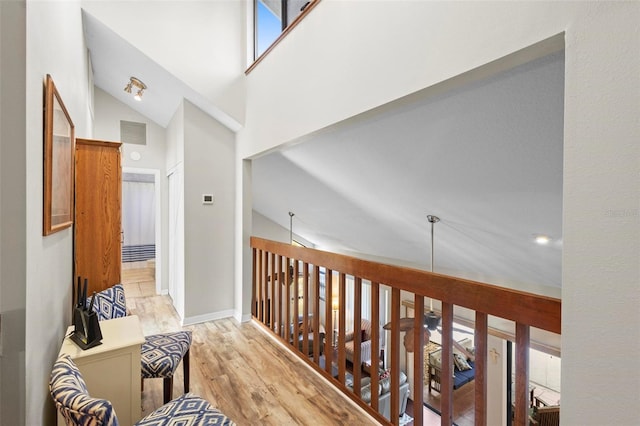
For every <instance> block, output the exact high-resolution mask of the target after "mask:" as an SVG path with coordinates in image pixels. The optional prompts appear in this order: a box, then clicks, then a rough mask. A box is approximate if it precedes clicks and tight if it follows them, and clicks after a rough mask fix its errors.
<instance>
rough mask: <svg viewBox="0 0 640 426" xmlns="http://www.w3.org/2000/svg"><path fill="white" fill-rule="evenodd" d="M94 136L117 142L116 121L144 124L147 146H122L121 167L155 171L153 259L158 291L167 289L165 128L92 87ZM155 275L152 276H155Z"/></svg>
mask: <svg viewBox="0 0 640 426" xmlns="http://www.w3.org/2000/svg"><path fill="white" fill-rule="evenodd" d="M94 111H95V113H94V116H95V121H94V137H95V138H96V139H102V140H108V141H120V121H121V120H125V121H133V122H137V123H145V124H146V125H147V144H146V145H135V144H126V143H125V144H122V167H130V168H142V169H152V170H158V171H159V173H160V199H159V200H156V202H159V203H160V208H161V212H162V214H161V216H162V221H161V223H160V226H161V239H162V244H160V245H158V244H159V243H160V242H156V249H158V248H160V252H159V253H156V256H159V257H160V265H161V268H162V270H161V271H160V272H161V273H160V274H159V276H160V282H159V283H157V284H159V286H158V287H159V288H160V289H161V290H167V289H168V288H169V282H168V278H167V277H168V275H167V273H168V258H167V256H168V254H167V252H168V250H167V243H166V242H167V238H168V226H169V225H168V217H167V216H168V215H167V212H168V208H169V203H168V193H167V191H168V187H167V182H168V181H167V169H166V156H167V150H166V129H165V128H164V127H162V126H160V125H159V124H157V123H155V122H154V121H152V120H149V119H148V118H147V117H145V116H143V115H141V114H139V113H138V112H136V111H134V110H133V109H131V108H129V107H128V106H127V105H125V104H123V103H122V102H120V101H118V100H117V99H115V98H114V97H113V96H111V95H109V94H108V93H106V92H104V91H103V90H101V89H99V88H97V87H96V88H95V108H94ZM134 151H135V152H138V153H139V154H140V160H138V161H134V160H133V159H132V158H131V153H132V152H134ZM157 276H158V275H156V277H157Z"/></svg>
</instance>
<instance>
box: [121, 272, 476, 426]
mask: <svg viewBox="0 0 640 426" xmlns="http://www.w3.org/2000/svg"><path fill="white" fill-rule="evenodd" d="M122 283H123V285H124V289H125V296H126V300H127V307H128V309H129V310H130V311H131V314H133V315H138V316H139V317H140V320H141V323H142V327H143V331H144V334H147V335H148V334H154V333H161V332H167V331H175V330H180V329H182V327H180V323H179V319H178V316H177V314H176V312H175V310H174V308H173V306H172V305H171V300H170V299H169V297H168V296H158V295H156V292H155V279H154V276H153V270H152V269H149V268H145V269H123V271H122ZM184 329H187V330H191V331H193V344H192V346H191V355H190V357H191V358H190V359H191V389H190V390H191V392H194V393H196V394H198V395H200V396H202V397H203V398H205V399H207V400H208V401H210V402H211V403H212V404H214V405H215V406H217V407H218V408H219V409H221V410H222V411H223V412H225V413H226V414H227V415H228V416H230V417H231V418H232V419H233V420H234V421H236V422H237V423H238V424H239V425H257V424H260V425H271V424H274V425H276V424H277V425H343V424H345V425H370V424H377V422H376V421H373V420H372V419H371V418H370V417H368V416H366V414H364V413H363V412H362V411H361V410H360V409H359V408H358V407H355V406H354V405H352V403H351V402H350V401H349V400H347V399H346V398H344V397H343V396H342V395H341V394H340V393H339V392H338V391H337V390H335V389H334V388H333V387H332V386H331V385H330V384H328V383H327V382H326V381H324V379H322V378H321V377H319V376H317V375H316V374H315V373H314V372H313V371H312V370H310V369H309V368H308V367H307V366H306V365H305V364H304V363H303V362H302V361H300V360H299V359H297V358H296V357H295V356H294V355H292V354H290V353H289V352H288V351H287V350H285V349H283V348H282V347H281V346H280V345H279V344H277V343H276V342H274V340H273V339H272V338H270V337H268V336H267V335H266V334H265V332H264V331H263V330H262V329H261V328H260V327H259V326H257V325H253V324H252V323H244V324H239V323H238V322H236V321H235V320H233V319H224V320H218V321H209V322H206V323H202V324H197V325H193V326H189V327H184ZM182 392H183V376H182V366H179V367H178V370H177V373H176V377H175V378H174V397H175V396H178V395H180V394H181V393H182ZM465 394H466V392H465ZM425 395H428V391H427V389H425ZM471 395H473V393H471ZM425 399H427V400H428V401H429V402H430V403H431V404H432V406H435V407H436V408H439V394H437V393H435V395H431V398H429V397H427V398H425ZM469 399H470V401H469ZM161 405H162V381H161V380H160V379H155V380H149V379H147V380H145V383H144V392H143V395H142V409H143V414H144V415H146V414H148V413H149V412H151V411H153V410H154V409H155V408H157V407H159V406H161ZM455 405H456V406H457V407H459V408H462V410H460V412H457V413H456V414H457V415H456V416H455V417H454V420H455V421H456V423H458V422H460V423H459V424H460V425H462V424H465V423H468V422H465V420H468V419H463V417H465V415H468V414H469V411H471V413H472V412H473V397H472V396H471V398H469V397H468V396H466V395H465V397H464V398H462V401H461V403H459V404H458V403H456V404H455ZM469 405H471V406H469ZM409 414H413V406H412V404H411V407H410V413H409ZM423 417H424V425H427V426H435V425H440V417H439V416H438V415H436V414H435V413H433V412H432V411H430V410H429V409H427V408H423ZM412 424H413V423H409V425H408V426H410V425H412ZM470 424H473V417H471V422H470Z"/></svg>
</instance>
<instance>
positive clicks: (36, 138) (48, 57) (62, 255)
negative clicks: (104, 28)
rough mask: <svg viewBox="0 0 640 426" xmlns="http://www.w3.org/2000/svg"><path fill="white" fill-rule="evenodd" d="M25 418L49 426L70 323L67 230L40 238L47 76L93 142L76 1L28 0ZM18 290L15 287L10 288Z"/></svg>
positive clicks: (70, 239) (80, 131) (77, 130)
mask: <svg viewBox="0 0 640 426" xmlns="http://www.w3.org/2000/svg"><path fill="white" fill-rule="evenodd" d="M26 34H27V90H26V129H27V134H26V149H27V153H26V154H27V155H26V170H25V171H26V194H27V196H26V197H27V198H26V203H27V212H26V223H27V224H28V226H27V227H26V230H25V231H26V241H27V247H26V249H27V250H26V253H27V258H26V259H27V262H26V312H27V317H26V318H27V319H26V333H25V354H26V355H25V357H26V365H27V367H28V368H27V369H26V410H27V411H26V419H25V422H26V424H28V425H35V424H51V422H52V419H53V413H54V411H53V403H52V401H51V398H50V396H49V392H48V389H47V383H48V380H49V375H50V374H51V366H52V365H53V362H54V360H55V358H56V356H57V354H58V351H59V349H60V344H61V342H62V338H63V336H64V334H65V331H66V328H67V326H68V325H69V324H70V319H71V315H70V314H71V297H72V291H71V286H72V283H73V277H72V263H73V255H72V244H73V232H72V228H68V229H65V230H63V231H60V232H57V233H55V234H52V235H50V236H47V237H43V236H42V210H43V208H42V198H43V197H42V182H43V178H42V170H43V161H42V158H43V120H42V115H43V114H42V108H43V102H42V99H43V95H42V94H43V81H44V78H45V76H46V74H51V76H52V77H53V80H54V82H55V84H56V87H57V89H58V91H59V93H60V96H61V97H62V100H63V102H64V104H65V106H66V108H67V110H68V112H69V114H70V116H71V119H72V120H73V122H74V124H75V135H76V137H92V129H93V123H92V119H91V116H90V110H89V104H90V103H91V99H90V95H89V93H90V90H89V89H90V88H89V78H88V66H87V64H88V62H87V50H86V46H85V44H84V37H83V33H82V22H81V16H80V2H78V1H65V2H28V3H27V31H26ZM14 284H15V285H22V284H21V283H14Z"/></svg>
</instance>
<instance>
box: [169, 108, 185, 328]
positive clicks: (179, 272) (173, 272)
mask: <svg viewBox="0 0 640 426" xmlns="http://www.w3.org/2000/svg"><path fill="white" fill-rule="evenodd" d="M165 161H166V167H167V181H168V182H167V184H168V187H169V189H168V191H167V192H168V194H167V195H168V196H167V203H168V214H167V221H168V226H167V229H168V235H167V249H168V250H167V252H168V253H167V260H168V261H167V274H166V276H167V286H168V289H169V296H170V297H171V299H172V302H173V306H174V308H175V309H176V312H177V313H178V316H179V317H180V320H181V321H184V242H185V237H184V176H183V175H184V170H183V169H184V167H183V166H184V101H182V102H180V104H179V105H178V108H176V111H175V112H174V114H173V117H172V118H171V120H170V121H169V124H168V125H167V131H166V158H165ZM172 189H173V191H172ZM172 198H173V199H172Z"/></svg>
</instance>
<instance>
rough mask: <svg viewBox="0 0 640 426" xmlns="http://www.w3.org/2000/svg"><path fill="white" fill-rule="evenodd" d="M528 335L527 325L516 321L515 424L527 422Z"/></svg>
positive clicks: (517, 425)
mask: <svg viewBox="0 0 640 426" xmlns="http://www.w3.org/2000/svg"><path fill="white" fill-rule="evenodd" d="M529 337H530V328H529V326H528V325H526V324H521V323H516V411H515V423H514V424H515V425H516V426H526V425H528V424H529V405H530V403H529Z"/></svg>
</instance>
